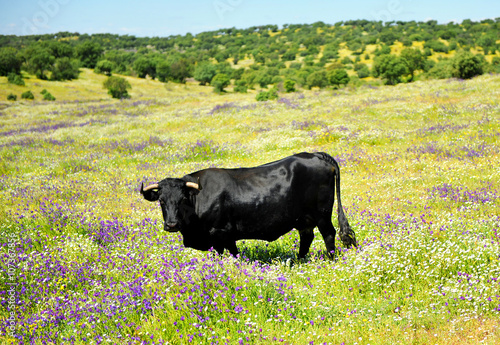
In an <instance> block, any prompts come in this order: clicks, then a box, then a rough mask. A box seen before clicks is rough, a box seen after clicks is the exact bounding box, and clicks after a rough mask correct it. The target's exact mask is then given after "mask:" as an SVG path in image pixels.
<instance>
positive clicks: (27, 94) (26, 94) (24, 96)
mask: <svg viewBox="0 0 500 345" xmlns="http://www.w3.org/2000/svg"><path fill="white" fill-rule="evenodd" d="M21 98H22V99H35V96H34V95H33V92H31V91H29V90H28V91H26V92H23V93H22V94H21Z"/></svg>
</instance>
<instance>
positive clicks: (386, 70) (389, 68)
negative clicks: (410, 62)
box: [373, 54, 408, 85]
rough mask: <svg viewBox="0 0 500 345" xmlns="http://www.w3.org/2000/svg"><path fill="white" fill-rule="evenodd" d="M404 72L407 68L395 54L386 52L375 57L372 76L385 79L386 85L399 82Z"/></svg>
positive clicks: (406, 71)
mask: <svg viewBox="0 0 500 345" xmlns="http://www.w3.org/2000/svg"><path fill="white" fill-rule="evenodd" d="M405 74H408V69H407V68H406V65H405V64H404V63H403V62H402V61H401V59H400V58H398V57H397V56H394V55H391V54H386V55H380V56H378V57H376V58H375V61H374V64H373V76H374V77H381V78H383V79H385V83H386V84H387V85H395V84H397V83H399V82H400V81H401V77H402V76H404V75H405Z"/></svg>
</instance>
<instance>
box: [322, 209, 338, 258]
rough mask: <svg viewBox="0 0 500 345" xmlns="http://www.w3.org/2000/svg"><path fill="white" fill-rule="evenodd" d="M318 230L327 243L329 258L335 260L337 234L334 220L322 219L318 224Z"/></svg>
mask: <svg viewBox="0 0 500 345" xmlns="http://www.w3.org/2000/svg"><path fill="white" fill-rule="evenodd" d="M318 229H319V232H320V233H321V235H322V236H323V240H324V241H325V246H326V251H327V252H328V256H329V257H331V258H333V257H334V255H335V234H336V230H335V228H334V227H333V224H332V220H331V219H330V217H328V218H321V219H320V221H319V222H318Z"/></svg>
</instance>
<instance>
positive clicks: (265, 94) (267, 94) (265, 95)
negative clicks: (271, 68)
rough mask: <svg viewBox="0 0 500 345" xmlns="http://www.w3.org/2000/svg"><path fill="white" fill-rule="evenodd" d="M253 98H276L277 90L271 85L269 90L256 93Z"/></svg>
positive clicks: (263, 99) (262, 99)
mask: <svg viewBox="0 0 500 345" xmlns="http://www.w3.org/2000/svg"><path fill="white" fill-rule="evenodd" d="M255 99H256V100H257V101H259V102H262V101H268V100H273V99H278V90H276V88H274V87H273V88H272V89H271V90H269V91H261V92H259V93H258V94H257V96H256V97H255Z"/></svg>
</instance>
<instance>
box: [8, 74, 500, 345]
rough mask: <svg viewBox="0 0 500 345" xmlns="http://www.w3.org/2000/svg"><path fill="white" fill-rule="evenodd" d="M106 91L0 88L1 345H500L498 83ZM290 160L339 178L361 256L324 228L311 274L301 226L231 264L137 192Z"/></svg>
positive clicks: (83, 80)
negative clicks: (322, 167) (262, 97)
mask: <svg viewBox="0 0 500 345" xmlns="http://www.w3.org/2000/svg"><path fill="white" fill-rule="evenodd" d="M104 79H105V77H103V76H99V75H96V74H94V73H93V72H92V71H90V70H87V69H83V72H82V73H81V75H80V78H79V79H78V80H75V81H72V82H48V81H41V80H38V79H35V78H34V77H32V78H30V79H26V80H25V81H26V86H24V87H21V86H15V85H11V84H8V83H7V78H6V77H1V78H0V100H2V101H1V102H0V152H1V160H0V175H1V176H0V179H1V183H0V186H1V187H0V197H1V199H2V207H1V209H0V213H1V214H0V215H1V220H0V233H1V235H0V243H1V244H2V253H1V255H2V257H3V258H2V260H1V265H2V267H1V269H2V274H3V278H4V279H3V280H2V282H1V283H0V284H2V285H0V287H1V289H0V291H2V292H3V295H2V308H0V327H1V328H0V330H1V333H0V339H1V342H2V343H12V344H17V343H20V344H63V343H64V344H70V343H74V344H100V343H102V344H187V343H193V344H239V343H241V344H281V343H284V344H324V343H326V344H342V343H344V344H479V343H481V344H497V343H499V342H500V331H499V329H500V327H499V326H500V321H499V317H500V233H499V232H500V212H499V210H500V183H499V181H500V168H499V166H500V146H499V142H500V121H499V120H500V76H499V75H483V76H480V77H477V78H474V79H472V80H467V81H464V80H455V79H449V80H439V81H435V80H433V81H416V82H414V83H411V84H399V85H396V86H379V87H374V86H361V87H359V88H351V87H349V88H344V89H339V90H326V89H323V90H314V89H313V90H310V91H309V90H307V91H301V92H296V93H288V94H285V93H282V94H280V98H279V99H278V100H277V101H266V102H257V101H256V100H255V93H248V94H236V93H232V92H227V93H224V94H222V95H217V94H215V93H213V91H212V88H211V87H202V86H199V85H196V84H195V83H191V82H188V83H187V84H185V85H181V84H174V83H160V82H157V81H154V80H148V79H137V78H132V77H127V79H128V80H129V82H130V83H131V85H132V89H131V91H130V95H131V98H130V99H127V100H113V99H111V98H110V96H109V95H107V93H106V90H104V89H103V88H102V82H103V80H104ZM27 89H31V90H32V91H33V94H34V95H35V100H33V101H26V100H22V101H16V102H8V101H4V100H6V95H7V94H9V93H11V92H14V93H19V94H20V93H21V91H24V90H27ZM43 89H47V90H48V91H49V92H50V93H51V94H52V95H54V96H55V98H56V101H52V102H47V101H43V100H42V99H43V97H42V95H40V92H41V91H42V90H43ZM302 151H311V152H312V151H325V152H328V153H329V154H330V155H332V156H333V157H335V159H336V160H337V161H338V162H339V164H340V167H341V191H342V199H343V200H342V203H343V205H344V208H345V211H346V214H347V217H348V220H349V222H350V224H351V226H352V228H353V230H354V231H355V233H356V237H357V239H358V242H359V244H360V246H359V247H358V248H357V249H351V250H347V249H345V248H342V246H341V242H340V240H339V241H338V242H337V243H338V247H339V252H338V254H337V258H336V260H328V259H326V258H325V257H324V250H325V246H324V243H323V240H322V238H321V235H320V234H319V232H318V231H317V230H315V234H316V237H315V240H314V242H313V245H312V247H311V252H310V255H309V257H308V258H307V259H306V260H303V261H299V260H297V259H296V256H297V253H298V243H299V242H298V241H299V240H298V234H296V232H291V233H289V234H287V235H285V236H284V237H282V238H280V239H279V240H278V241H276V242H272V243H266V242H262V241H249V240H248V241H240V242H238V248H239V250H240V252H241V256H240V257H239V258H233V257H231V256H230V255H229V254H228V253H225V255H224V256H221V257H219V256H217V255H216V254H215V253H212V252H201V251H196V250H192V249H189V248H185V247H184V246H183V245H182V239H181V237H180V236H178V235H176V234H170V233H165V232H163V231H162V229H163V226H162V219H161V212H160V209H159V206H158V205H157V204H155V203H149V202H147V201H145V200H144V199H142V198H141V196H140V194H139V192H138V190H139V187H140V185H141V183H142V182H144V183H150V182H156V181H159V180H161V179H163V178H165V177H181V176H183V175H184V174H187V173H190V172H193V171H196V170H199V169H204V168H208V167H224V168H232V167H250V166H255V165H260V164H264V163H267V162H270V161H273V160H277V159H280V158H283V157H285V156H288V155H291V154H294V153H298V152H302ZM334 214H336V213H335V212H334ZM333 224H334V226H336V227H337V219H336V217H335V216H334V218H333ZM9 236H10V237H9ZM11 238H14V239H15V240H10V239H11ZM11 243H14V244H13V245H12V246H10V247H9V244H11ZM9 250H13V251H15V260H14V261H13V262H12V263H11V264H12V265H13V266H12V267H13V268H14V278H15V282H16V283H17V285H16V288H15V297H16V303H15V305H11V304H9V303H8V297H9V295H8V294H7V293H6V292H5V291H8V289H9V288H10V287H9V286H8V284H7V283H8V278H9V277H10V276H9V273H8V272H9V271H8V268H9V267H10V266H9V265H8V264H9V261H8V253H9ZM12 311H13V312H14V313H15V319H16V321H15V331H14V332H13V333H12V332H11V333H9V329H8V323H7V320H8V318H9V317H10V315H11V314H10V313H11V312H12Z"/></svg>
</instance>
